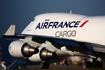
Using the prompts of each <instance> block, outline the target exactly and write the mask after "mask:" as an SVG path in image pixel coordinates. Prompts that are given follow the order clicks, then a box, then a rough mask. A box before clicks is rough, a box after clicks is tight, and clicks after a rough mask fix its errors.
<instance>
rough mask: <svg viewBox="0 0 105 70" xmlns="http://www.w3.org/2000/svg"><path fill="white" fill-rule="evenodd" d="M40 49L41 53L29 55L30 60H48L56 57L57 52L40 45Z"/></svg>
mask: <svg viewBox="0 0 105 70" xmlns="http://www.w3.org/2000/svg"><path fill="white" fill-rule="evenodd" d="M38 49H39V53H37V54H34V55H32V56H31V57H29V60H30V61H33V62H41V61H48V60H49V59H51V58H54V57H56V53H55V52H52V51H49V50H47V49H46V48H45V47H42V46H40V47H39V48H38Z"/></svg>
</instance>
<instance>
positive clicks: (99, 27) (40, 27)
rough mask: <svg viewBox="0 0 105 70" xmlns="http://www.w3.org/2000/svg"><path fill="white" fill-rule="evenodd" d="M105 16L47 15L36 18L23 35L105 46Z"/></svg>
mask: <svg viewBox="0 0 105 70" xmlns="http://www.w3.org/2000/svg"><path fill="white" fill-rule="evenodd" d="M104 31H105V16H98V17H96V16H95V17H89V16H84V15H77V14H66V13H46V14H40V15H38V16H36V17H35V19H34V21H32V22H30V24H29V25H28V26H27V27H26V28H25V29H24V31H23V32H22V34H27V35H38V36H48V37H54V38H64V39H70V40H75V41H80V42H88V43H96V44H100V45H105V33H104Z"/></svg>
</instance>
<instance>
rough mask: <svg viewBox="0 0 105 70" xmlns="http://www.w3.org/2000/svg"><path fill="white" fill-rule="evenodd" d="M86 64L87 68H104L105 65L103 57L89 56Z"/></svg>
mask: <svg viewBox="0 0 105 70" xmlns="http://www.w3.org/2000/svg"><path fill="white" fill-rule="evenodd" d="M85 64H86V68H92V67H94V68H102V67H103V63H102V61H101V59H99V58H97V59H95V58H87V59H86V60H85Z"/></svg>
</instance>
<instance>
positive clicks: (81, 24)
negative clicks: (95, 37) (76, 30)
mask: <svg viewBox="0 0 105 70" xmlns="http://www.w3.org/2000/svg"><path fill="white" fill-rule="evenodd" d="M88 21H89V20H86V21H85V22H83V23H82V24H81V25H80V27H83V26H84V25H85V24H86V23H87V22H88Z"/></svg>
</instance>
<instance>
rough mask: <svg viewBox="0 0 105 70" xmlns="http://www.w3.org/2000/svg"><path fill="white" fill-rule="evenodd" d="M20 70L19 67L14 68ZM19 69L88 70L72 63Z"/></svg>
mask: <svg viewBox="0 0 105 70" xmlns="http://www.w3.org/2000/svg"><path fill="white" fill-rule="evenodd" d="M15 70H20V69H15ZM21 70H88V69H86V68H83V66H74V65H69V66H66V65H50V68H49V69H40V66H39V65H32V66H26V67H25V69H21Z"/></svg>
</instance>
